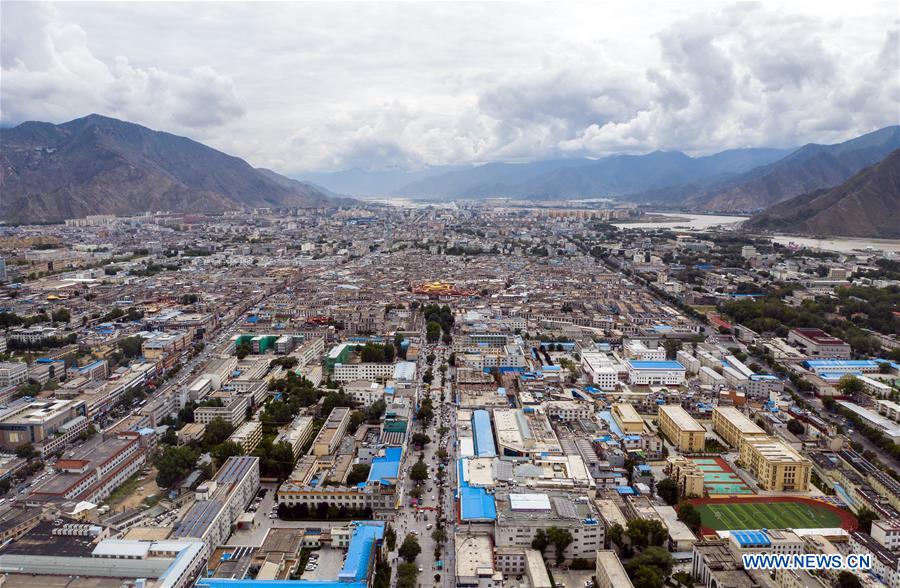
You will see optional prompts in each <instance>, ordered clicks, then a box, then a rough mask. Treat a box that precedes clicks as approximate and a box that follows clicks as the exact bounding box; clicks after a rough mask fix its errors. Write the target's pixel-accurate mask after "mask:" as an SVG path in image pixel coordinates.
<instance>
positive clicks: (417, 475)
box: [409, 459, 428, 482]
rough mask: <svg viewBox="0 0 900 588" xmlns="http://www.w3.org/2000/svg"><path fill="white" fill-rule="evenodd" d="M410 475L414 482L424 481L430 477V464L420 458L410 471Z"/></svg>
mask: <svg viewBox="0 0 900 588" xmlns="http://www.w3.org/2000/svg"><path fill="white" fill-rule="evenodd" d="M409 477H410V478H411V479H412V480H413V481H414V482H424V481H425V480H427V479H428V466H427V465H425V462H424V461H422V460H421V459H420V460H419V461H417V462H416V463H415V464H414V465H413V467H412V469H411V470H410V472H409Z"/></svg>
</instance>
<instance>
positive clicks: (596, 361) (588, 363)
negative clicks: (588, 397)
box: [581, 351, 628, 392]
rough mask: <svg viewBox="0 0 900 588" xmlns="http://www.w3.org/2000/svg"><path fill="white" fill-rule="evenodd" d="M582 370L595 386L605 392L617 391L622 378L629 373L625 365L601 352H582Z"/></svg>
mask: <svg viewBox="0 0 900 588" xmlns="http://www.w3.org/2000/svg"><path fill="white" fill-rule="evenodd" d="M581 369H582V370H584V373H585V374H586V375H587V376H588V378H589V379H590V380H591V382H592V383H593V385H594V386H596V387H597V388H599V389H600V390H603V391H605V392H612V391H613V390H615V389H616V386H618V385H619V382H620V381H621V380H622V376H624V375H625V374H627V373H628V372H627V370H626V369H625V366H624V365H622V364H621V363H619V362H618V361H615V360H613V359H610V357H609V355H607V354H606V353H602V352H599V351H585V352H582V354H581Z"/></svg>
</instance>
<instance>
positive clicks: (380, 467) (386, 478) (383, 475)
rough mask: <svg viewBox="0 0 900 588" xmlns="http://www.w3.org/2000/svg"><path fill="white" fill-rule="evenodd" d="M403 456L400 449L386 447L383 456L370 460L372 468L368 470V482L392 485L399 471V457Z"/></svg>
mask: <svg viewBox="0 0 900 588" xmlns="http://www.w3.org/2000/svg"><path fill="white" fill-rule="evenodd" d="M402 455H403V448H402V447H387V448H386V449H385V450H384V455H383V456H378V457H376V458H373V459H372V467H371V469H369V479H368V481H369V482H380V483H382V484H385V483H389V482H390V483H393V481H396V479H397V474H398V473H399V471H400V457H401V456H402Z"/></svg>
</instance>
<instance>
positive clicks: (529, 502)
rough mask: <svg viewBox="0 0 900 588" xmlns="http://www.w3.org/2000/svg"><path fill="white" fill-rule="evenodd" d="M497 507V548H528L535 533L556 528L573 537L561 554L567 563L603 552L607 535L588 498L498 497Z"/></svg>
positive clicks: (560, 495) (548, 495)
mask: <svg viewBox="0 0 900 588" xmlns="http://www.w3.org/2000/svg"><path fill="white" fill-rule="evenodd" d="M496 505H497V519H496V521H495V524H494V541H495V543H496V545H497V546H498V547H511V546H519V547H530V546H531V542H532V540H533V539H534V537H535V534H536V533H537V531H538V529H543V530H544V531H546V530H547V529H549V528H550V527H557V528H561V529H565V530H567V531H568V532H569V533H571V535H572V539H573V541H572V543H571V544H569V545H568V546H567V547H566V549H565V551H564V552H563V553H564V555H565V558H566V559H567V560H572V559H575V558H585V559H588V560H590V559H593V558H594V557H596V553H597V551H598V550H600V549H602V548H603V545H604V541H605V539H606V533H605V530H604V527H603V525H602V524H600V519H599V515H598V514H597V512H596V511H595V510H594V506H593V503H592V502H591V501H590V500H589V498H588V497H587V496H579V495H574V494H568V493H564V492H548V493H540V494H539V493H512V492H509V493H503V494H501V493H498V494H497V495H496ZM550 549H552V547H549V548H548V550H550ZM548 553H549V551H548Z"/></svg>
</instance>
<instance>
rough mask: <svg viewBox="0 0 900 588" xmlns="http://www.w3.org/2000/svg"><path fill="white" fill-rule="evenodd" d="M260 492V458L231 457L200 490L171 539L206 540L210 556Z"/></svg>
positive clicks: (207, 551)
mask: <svg viewBox="0 0 900 588" xmlns="http://www.w3.org/2000/svg"><path fill="white" fill-rule="evenodd" d="M258 490H259V458H258V457H249V456H237V457H229V458H228V460H226V461H225V463H224V464H223V465H222V467H221V468H219V471H218V472H216V475H215V476H214V477H213V479H212V480H209V481H207V482H204V483H203V484H201V485H200V486H199V487H198V488H197V493H196V498H197V500H196V502H194V504H193V506H191V508H190V509H189V510H188V511H187V513H185V515H184V516H183V517H182V518H181V520H180V521H179V522H178V524H177V525H176V526H175V529H174V530H173V531H172V534H171V535H170V539H198V540H200V541H203V543H204V545H205V549H206V555H207V557H208V556H209V554H210V553H211V552H212V550H213V549H215V548H216V547H217V546H218V545H222V544H223V543H225V541H227V539H228V537H229V536H230V535H231V527H232V525H233V524H234V523H235V521H237V519H238V517H239V516H240V515H241V513H243V512H244V509H245V508H247V505H248V504H250V501H251V500H253V497H254V495H256V492H257V491H258Z"/></svg>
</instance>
